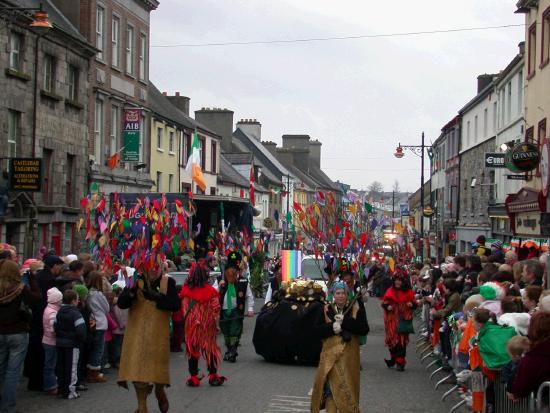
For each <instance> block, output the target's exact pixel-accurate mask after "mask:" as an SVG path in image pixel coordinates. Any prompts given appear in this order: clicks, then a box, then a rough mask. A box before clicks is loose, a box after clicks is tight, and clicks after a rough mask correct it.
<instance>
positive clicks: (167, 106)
mask: <svg viewBox="0 0 550 413" xmlns="http://www.w3.org/2000/svg"><path fill="white" fill-rule="evenodd" d="M148 89H149V94H148V98H149V103H150V107H151V109H152V110H153V112H155V113H156V114H157V115H159V116H160V117H162V118H164V119H165V120H167V121H171V122H174V123H177V124H178V125H180V126H182V127H184V128H188V129H193V130H195V129H199V130H201V131H203V132H206V133H208V134H209V135H213V136H215V137H218V138H220V139H221V137H220V135H218V134H217V133H215V132H213V131H211V130H210V129H208V128H207V127H206V126H204V125H203V124H201V123H200V122H197V121H196V120H195V119H193V118H192V117H190V116H188V115H186V114H185V113H183V112H182V111H181V110H179V109H178V108H177V107H176V106H174V105H173V104H172V102H170V100H168V98H167V97H166V96H164V95H163V94H162V92H161V91H160V90H158V88H157V87H156V86H155V85H154V84H153V82H149V87H148Z"/></svg>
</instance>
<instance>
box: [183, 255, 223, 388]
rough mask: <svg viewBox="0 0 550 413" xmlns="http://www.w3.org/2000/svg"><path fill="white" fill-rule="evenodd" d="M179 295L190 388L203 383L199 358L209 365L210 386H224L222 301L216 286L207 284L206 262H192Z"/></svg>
mask: <svg viewBox="0 0 550 413" xmlns="http://www.w3.org/2000/svg"><path fill="white" fill-rule="evenodd" d="M180 298H181V307H182V314H183V319H184V322H185V347H186V350H187V358H188V363H189V374H190V377H189V379H188V380H187V384H188V385H189V386H191V387H197V386H198V385H199V384H200V379H201V378H200V377H199V357H203V358H204V360H205V361H206V365H207V367H208V372H209V383H210V385H212V386H221V385H222V384H223V382H224V381H225V377H221V376H219V375H218V364H219V362H220V349H219V348H218V344H217V343H216V336H217V332H218V321H219V317H220V300H219V295H218V292H217V291H216V289H215V288H214V287H212V286H211V285H209V284H208V270H207V268H206V266H205V264H204V262H202V261H201V262H200V263H199V264H193V267H192V268H191V271H190V272H189V277H188V278H187V280H186V282H185V285H184V286H183V288H182V290H181V292H180Z"/></svg>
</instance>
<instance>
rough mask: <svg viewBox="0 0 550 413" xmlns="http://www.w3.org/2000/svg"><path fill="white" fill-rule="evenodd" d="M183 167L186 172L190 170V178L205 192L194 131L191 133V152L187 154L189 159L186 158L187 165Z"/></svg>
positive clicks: (197, 138)
mask: <svg viewBox="0 0 550 413" xmlns="http://www.w3.org/2000/svg"><path fill="white" fill-rule="evenodd" d="M185 169H186V170H187V171H188V172H191V179H192V180H193V181H194V182H195V183H196V184H197V186H198V187H199V188H200V189H201V190H202V192H205V191H206V184H205V183H204V177H203V176H202V170H201V156H200V146H199V137H198V136H197V134H196V133H194V134H193V144H192V145H191V153H190V154H189V159H188V160H187V166H186V168H185Z"/></svg>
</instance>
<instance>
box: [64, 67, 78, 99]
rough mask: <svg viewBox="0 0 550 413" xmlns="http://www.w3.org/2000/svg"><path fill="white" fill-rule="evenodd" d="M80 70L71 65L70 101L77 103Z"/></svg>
mask: <svg viewBox="0 0 550 413" xmlns="http://www.w3.org/2000/svg"><path fill="white" fill-rule="evenodd" d="M78 72H79V71H78V68H77V67H75V66H73V65H69V74H68V76H67V77H68V82H67V83H68V84H69V96H68V98H69V100H72V101H73V102H76V101H77V100H78Z"/></svg>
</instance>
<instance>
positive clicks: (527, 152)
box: [505, 142, 541, 172]
mask: <svg viewBox="0 0 550 413" xmlns="http://www.w3.org/2000/svg"><path fill="white" fill-rule="evenodd" d="M540 158H541V156H540V152H539V149H538V147H537V145H535V144H534V143H531V142H520V143H518V144H517V145H516V146H514V147H513V148H512V149H510V150H508V151H507V152H506V155H505V165H506V167H507V168H508V169H509V170H510V171H512V172H529V171H532V170H533V169H535V168H536V167H537V166H538V165H539V163H540Z"/></svg>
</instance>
